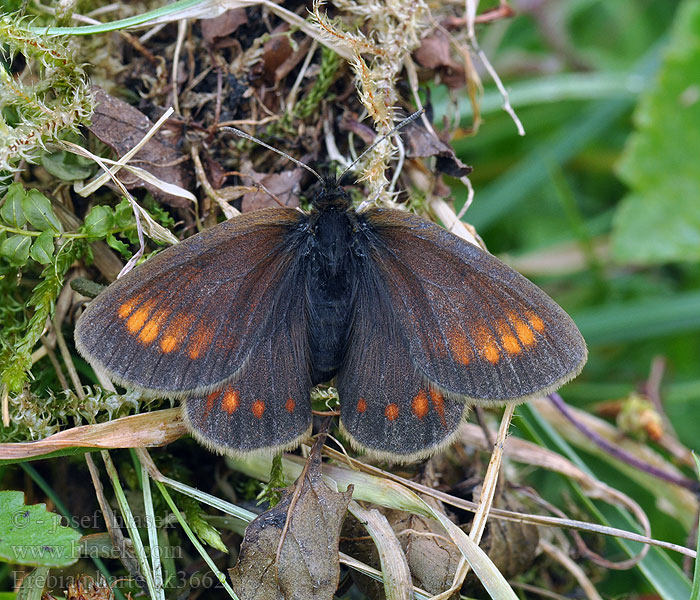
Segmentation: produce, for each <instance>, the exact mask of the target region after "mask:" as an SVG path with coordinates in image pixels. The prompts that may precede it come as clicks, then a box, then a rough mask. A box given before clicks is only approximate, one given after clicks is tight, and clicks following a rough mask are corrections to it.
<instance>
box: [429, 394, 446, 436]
mask: <svg viewBox="0 0 700 600" xmlns="http://www.w3.org/2000/svg"><path fill="white" fill-rule="evenodd" d="M430 401H431V402H432V403H433V406H434V407H435V412H436V413H437V414H438V415H439V417H440V421H442V425H443V427H447V421H445V397H444V396H443V395H442V394H441V393H440V392H438V391H437V390H434V389H433V388H430Z"/></svg>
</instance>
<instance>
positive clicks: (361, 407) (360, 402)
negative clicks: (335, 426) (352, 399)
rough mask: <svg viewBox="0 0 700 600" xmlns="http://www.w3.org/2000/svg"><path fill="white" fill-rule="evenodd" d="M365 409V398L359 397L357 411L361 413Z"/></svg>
mask: <svg viewBox="0 0 700 600" xmlns="http://www.w3.org/2000/svg"><path fill="white" fill-rule="evenodd" d="M366 410H367V400H365V399H364V398H360V399H359V400H358V401H357V412H359V413H363V412H365V411H366Z"/></svg>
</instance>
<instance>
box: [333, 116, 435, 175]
mask: <svg viewBox="0 0 700 600" xmlns="http://www.w3.org/2000/svg"><path fill="white" fill-rule="evenodd" d="M424 112H425V109H424V108H421V109H420V110H417V111H416V112H414V113H413V114H412V115H409V116H408V117H406V118H405V119H404V120H403V121H401V122H400V123H399V124H398V125H396V126H395V127H394V128H393V129H392V130H391V131H390V132H389V133H385V134H384V135H383V136H381V137H380V138H379V139H378V140H376V141H375V142H373V143H372V145H371V146H370V147H369V148H367V149H366V150H365V151H364V152H363V153H362V154H360V156H358V157H357V158H356V159H355V160H353V161H352V162H351V163H350V166H349V167H348V168H347V169H345V171H343V174H342V175H341V176H340V177H338V181H342V179H343V177H345V175H346V173H347V172H348V171H349V170H350V169H352V168H353V167H354V166H355V165H356V164H357V163H358V162H360V161H361V160H362V159H363V158H364V157H365V156H366V155H367V154H369V153H370V152H371V151H372V150H374V149H375V148H376V147H377V146H378V145H379V144H381V143H382V142H383V141H384V140H385V139H386V138H388V137H391V136H392V135H394V134H395V133H396V132H397V131H398V130H399V129H402V128H403V127H406V125H408V124H409V123H411V122H413V121H415V120H416V119H417V118H418V117H420V116H421V115H422V114H423V113H424Z"/></svg>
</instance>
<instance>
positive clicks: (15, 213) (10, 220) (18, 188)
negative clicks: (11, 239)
mask: <svg viewBox="0 0 700 600" xmlns="http://www.w3.org/2000/svg"><path fill="white" fill-rule="evenodd" d="M22 198H24V188H23V187H22V184H21V183H18V182H15V183H13V184H11V185H10V186H9V187H8V188H7V193H6V194H5V203H4V204H3V205H2V208H0V219H2V220H3V221H4V222H5V223H7V224H8V225H10V226H12V227H22V226H23V225H24V224H25V223H26V222H27V219H26V217H25V216H24V211H23V210H22Z"/></svg>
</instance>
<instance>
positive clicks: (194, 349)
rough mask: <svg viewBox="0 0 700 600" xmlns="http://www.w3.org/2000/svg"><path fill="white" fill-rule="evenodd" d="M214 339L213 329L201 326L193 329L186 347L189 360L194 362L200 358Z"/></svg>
mask: <svg viewBox="0 0 700 600" xmlns="http://www.w3.org/2000/svg"><path fill="white" fill-rule="evenodd" d="M213 339H214V328H213V327H212V326H211V325H204V324H201V323H200V325H199V326H198V327H197V329H195V331H194V333H193V334H192V337H191V338H190V342H189V345H188V346H187V349H188V352H189V355H190V358H191V359H192V360H195V359H197V358H199V357H200V356H202V354H204V352H205V351H206V349H207V348H208V347H209V345H210V344H211V343H212V341H213Z"/></svg>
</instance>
